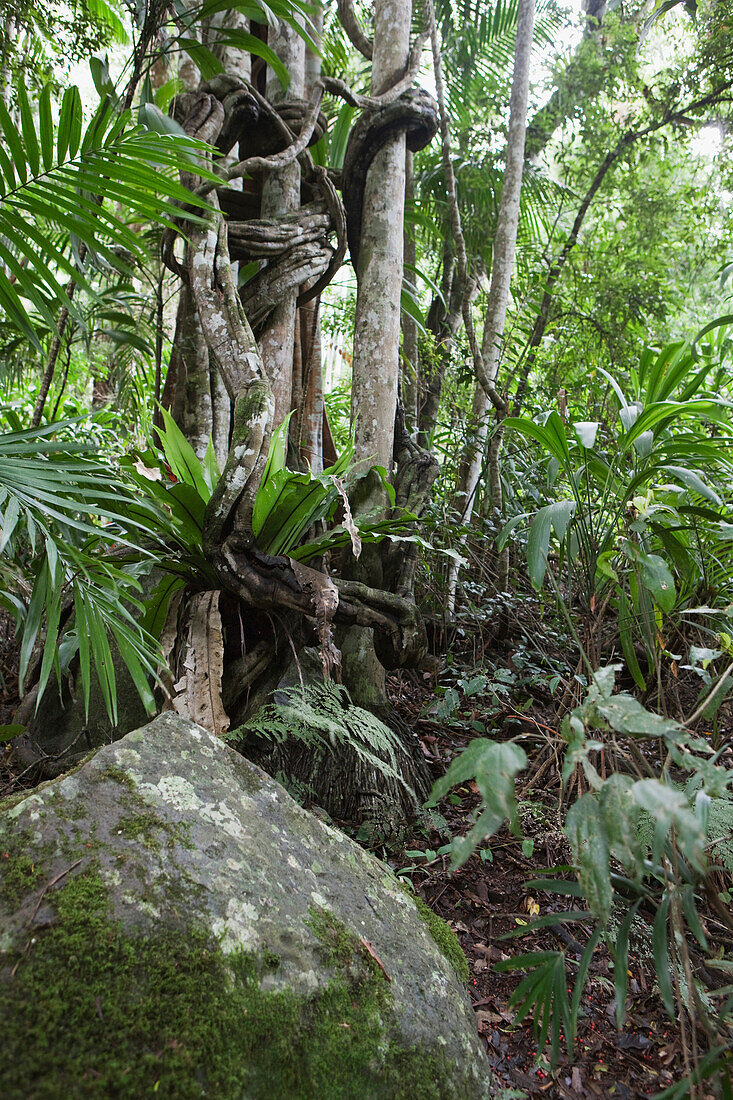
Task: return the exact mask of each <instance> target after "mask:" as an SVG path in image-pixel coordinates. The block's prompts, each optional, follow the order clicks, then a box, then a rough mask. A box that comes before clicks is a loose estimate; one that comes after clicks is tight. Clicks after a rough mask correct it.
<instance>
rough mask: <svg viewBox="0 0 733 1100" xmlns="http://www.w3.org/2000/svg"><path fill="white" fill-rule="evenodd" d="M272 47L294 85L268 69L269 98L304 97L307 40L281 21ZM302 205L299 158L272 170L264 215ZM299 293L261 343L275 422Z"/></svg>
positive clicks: (284, 394)
mask: <svg viewBox="0 0 733 1100" xmlns="http://www.w3.org/2000/svg"><path fill="white" fill-rule="evenodd" d="M269 45H270V47H271V48H272V49H273V50H274V51H275V53H276V54H277V55H278V57H279V58H280V60H281V61H282V62H283V64H284V65H285V66H286V68H287V70H288V72H289V73H290V87H289V88H288V90H287V92H285V91H284V89H283V87H282V85H281V84H280V81H279V79H278V78H277V77H276V76H275V74H274V73H273V72H272V71H271V70H268V78H267V98H268V99H269V100H270V102H271V103H275V104H276V103H282V102H283V101H284V100H285V99H303V97H304V94H305V43H304V42H303V39H302V38H301V37H300V35H299V34H298V33H297V32H296V31H295V29H294V28H293V27H289V26H288V25H287V24H285V23H282V22H281V23H280V26H279V29H278V30H277V31H276V32H275V33H274V34H272V35H271V37H270V41H269ZM299 208H300V165H299V164H298V163H297V161H294V162H293V163H292V164H289V165H288V166H287V167H286V168H283V169H282V170H281V171H279V172H271V173H269V174H268V176H267V177H266V179H265V183H264V186H263V190H262V217H263V218H272V219H273V220H276V219H277V218H278V217H281V216H282V215H284V214H292V213H294V212H295V211H296V210H298V209H299ZM296 300H297V293H296V292H293V293H291V294H288V295H286V296H285V297H284V298H283V300H282V301H281V302H280V303H279V304H278V305H277V306H276V307H275V309H274V311H273V312H272V314H271V316H270V318H269V320H268V322H267V324H266V325H265V328H264V330H263V332H262V333H261V334H260V338H259V344H260V351H261V354H262V362H263V364H264V367H265V370H266V372H267V376H268V378H269V379H270V384H271V386H272V391H273V393H274V395H275V424H276V425H279V424H281V423H282V421H283V420H284V419H285V417H286V416H287V415H288V413H289V412H290V408H291V401H292V392H293V353H294V346H295V315H296Z"/></svg>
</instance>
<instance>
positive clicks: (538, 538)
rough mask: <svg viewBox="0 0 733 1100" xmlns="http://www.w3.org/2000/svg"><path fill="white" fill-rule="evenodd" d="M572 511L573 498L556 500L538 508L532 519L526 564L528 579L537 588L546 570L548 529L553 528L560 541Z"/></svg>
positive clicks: (548, 542)
mask: <svg viewBox="0 0 733 1100" xmlns="http://www.w3.org/2000/svg"><path fill="white" fill-rule="evenodd" d="M574 512H575V501H574V500H558V501H555V503H554V504H547V505H545V507H544V508H540V509H539V511H538V512H537V513H536V515H535V517H534V519H533V520H532V524H531V526H530V529H529V539H528V542H527V566H528V569H529V579H530V580H531V581H532V584H533V585H534V587H535V588H536V589H537V590H539V589H540V588H541V587H542V584H543V581H544V579H545V573H546V571H547V554H548V550H549V545H550V530H551V528H554V529H555V532H556V534H557V536H558V538H559V539H560V541H561V542H562V540H563V539H564V537H565V534H566V532H567V529H568V525H569V523H570V520H571V519H572V517H573V514H574Z"/></svg>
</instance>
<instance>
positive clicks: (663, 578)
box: [641, 554, 677, 614]
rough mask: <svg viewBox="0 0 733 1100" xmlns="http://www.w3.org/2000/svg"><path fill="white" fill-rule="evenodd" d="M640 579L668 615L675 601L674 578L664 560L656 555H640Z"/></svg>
mask: <svg viewBox="0 0 733 1100" xmlns="http://www.w3.org/2000/svg"><path fill="white" fill-rule="evenodd" d="M641 579H642V582H643V584H644V586H645V588H648V589H649V591H650V592H651V594H652V596H653V597H654V599H655V601H656V603H657V605H658V606H659V607H661V609H662V611H666V612H667V614H669V612H670V611H672V609H673V608H674V605H675V603H676V600H677V592H676V590H675V586H674V578H673V576H672V574H671V573H670V571H669V566H668V565H667V563H666V562H665V560H664V558H660V557H659V555H658V554H643V555H641Z"/></svg>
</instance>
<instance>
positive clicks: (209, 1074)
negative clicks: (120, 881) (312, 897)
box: [0, 868, 475, 1100]
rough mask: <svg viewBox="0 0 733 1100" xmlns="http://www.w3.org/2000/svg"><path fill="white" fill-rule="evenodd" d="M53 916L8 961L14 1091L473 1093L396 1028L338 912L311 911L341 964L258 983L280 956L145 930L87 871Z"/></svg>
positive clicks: (68, 885)
mask: <svg viewBox="0 0 733 1100" xmlns="http://www.w3.org/2000/svg"><path fill="white" fill-rule="evenodd" d="M46 900H47V902H48V903H49V904H51V905H52V906H53V908H54V909H55V911H56V917H57V919H56V921H55V923H53V924H51V925H50V926H49V927H47V928H46V929H44V930H43V931H37V932H35V933H34V938H30V933H29V941H28V942H27V943H23V942H21V943H19V944H18V950H17V952H16V953H15V954H13V955H12V956H7V955H6V956H4V957H2V958H1V959H0V1019H2V1020H3V1026H2V1029H0V1095H2V1096H3V1097H4V1098H5V1100H28V1098H31V1097H32V1098H33V1100H56V1098H57V1097H59V1096H63V1095H71V1096H74V1097H75V1098H76V1097H88V1096H89V1097H108V1096H115V1097H122V1098H127V1097H129V1098H131V1100H132V1098H135V1100H138V1098H139V1097H141V1096H148V1095H151V1094H152V1093H154V1092H157V1093H159V1095H160V1096H164V1097H175V1098H176V1100H187V1098H189V1097H191V1098H194V1097H196V1098H199V1097H201V1096H210V1097H216V1098H217V1100H230V1098H231V1100H242V1098H243V1097H247V1098H248V1100H372V1098H374V1100H380V1098H381V1100H413V1098H414V1097H420V1098H421V1100H471V1098H473V1096H474V1095H475V1086H472V1085H471V1084H470V1083H466V1086H465V1089H463V1088H461V1087H460V1086H459V1087H456V1082H455V1081H454V1080H452V1067H451V1066H449V1065H446V1063H445V1060H444V1059H443V1058H442V1057H441V1055H440V1053H436V1054H434V1053H432V1052H425V1051H417V1050H414V1049H406V1048H405V1047H404V1046H403V1045H400V1043H399V1042H397V1041H396V1039H395V1036H394V1034H393V1033H392V1032H391V1031H390V1030H389V1027H388V1019H389V1011H390V1006H391V1003H392V997H391V991H390V986H389V983H388V982H387V979H386V978H385V976H384V974H383V973H382V972H381V971H380V969H379V967H378V966H376V964H375V963H374V960H373V959H371V957H370V956H369V954H368V952H366V950H365V949H364V947H363V944H361V941H360V940H359V938H358V937H356V936H354V935H353V934H351V933H349V932H348V930H347V929H346V928H345V927H344V926H343V925H342V924H341V923H340V922H339V921H338V920H337V919H336V918H335V917H333V916H332V915H331V914H328V913H326V912H325V911H323V910H313V911H312V912H311V917H310V918H309V921H308V924H309V927H310V928H311V929H312V931H313V933H314V934H315V935H316V936H317V938H318V940H319V941H320V944H321V945H322V948H323V951H324V953H325V956H326V959H327V962H328V966H329V969H330V972H331V974H332V977H331V979H330V981H329V982H328V984H327V985H326V986H325V987H324V988H322V989H320V990H319V991H318V992H316V993H314V994H312V995H308V996H303V995H300V996H299V995H296V994H295V993H293V992H292V991H288V990H286V991H280V992H273V991H271V990H267V991H265V990H263V989H262V988H261V984H260V983H261V979H262V977H263V976H264V974H265V973H266V972H267V971H272V970H276V969H278V968H279V959H278V957H277V956H276V955H274V954H272V953H270V952H266V953H265V954H264V955H263V956H262V957H261V958H257V957H254V956H252V955H247V954H245V953H239V954H235V955H232V956H228V957H225V956H224V955H223V953H222V951H221V948H220V946H219V944H218V943H217V942H216V941H215V940H213V939H212V938H211V937H210V935H208V934H207V933H206V932H204V931H202V930H197V929H188V930H187V931H185V932H182V931H174V930H166V931H156V932H155V933H154V934H153V935H150V936H147V937H141V936H134V935H133V934H132V933H131V932H129V931H128V930H126V929H124V928H123V927H122V925H121V924H119V923H118V922H116V921H115V920H113V919H112V918H111V917H110V913H109V898H108V894H107V889H106V887H105V885H104V884H103V882H102V880H101V878H100V877H99V874H98V872H97V871H96V870H95V869H94V868H91V869H87V870H86V871H85V872H84V873H83V874H80V875H77V876H76V877H73V878H69V879H67V880H66V881H65V882H64V883H63V884H62V885H61V887H60V888H58V889H57V890H55V891H54V892H52V893H49V895H48V896H47V899H46Z"/></svg>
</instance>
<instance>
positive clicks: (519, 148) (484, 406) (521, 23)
mask: <svg viewBox="0 0 733 1100" xmlns="http://www.w3.org/2000/svg"><path fill="white" fill-rule="evenodd" d="M534 17H535V0H520V3H519V19H518V22H517V39H516V46H515V52H514V75H513V78H512V94H511V100H510V107H509V136H508V140H507V150H506V168H505V170H504V179H503V183H502V191H501V203H500V205H499V218H498V223H497V230H496V237H495V239H494V249H493V263H492V268H491V284H490V287H489V298H488V303H487V306H486V317H485V320H484V334H483V341H482V347H481V360H482V368H481V369H480V370H479V382H480V390H479V386H477V388H476V395H475V398H474V409H473V413H474V422H475V423H476V424H477V440H476V442H477V447H476V452H475V456H474V457H473V458H472V459H470V460H469V461H468V462H467V463H466V464H465V467H464V469H465V471H466V480H465V482H464V484H463V485H462V486H461V487H460V496H459V501H460V507H461V524H462V525H464V526H465V525H467V524H468V523H470V521H471V515H472V513H473V504H474V497H475V493H476V487H477V485H478V476H479V473H480V470H481V457H482V455H483V449H484V446H485V441H486V435H487V431H488V421H487V417H488V414H489V402H490V401H491V400H492V389H493V388H494V387H495V384H496V379H497V374H498V370H499V363H500V357H501V349H502V340H503V336H504V324H505V321H506V313H507V307H508V305H509V290H510V285H511V278H512V273H513V271H514V255H515V252H516V246H517V228H518V225H519V201H520V198H521V193H522V175H523V171H524V142H525V136H526V129H527V102H528V99H529V66H530V59H531V54H532V36H533V33H534ZM487 383H488V384H487ZM479 448H480V450H479ZM493 461H494V463H495V468H494V470H493V473H492V476H491V482H492V486H491V487H492V495H493V496H494V499H493V500H492V504H493V506H494V507H495V508H499V509H500V508H501V506H502V500H501V479H500V476H499V468H498V462H499V443H498V442H497V445H496V447H495V449H494V455H493ZM505 573H506V567H502V568H500V576H499V578H498V581H497V583H498V587H499V590H500V591H503V590H504V588H505V586H506V583H507V578H506V576H505ZM457 582H458V567H457V565H452V566H451V571H450V576H449V583H448V599H447V611H448V614H449V615H452V614H453V612H454V610H455V599H456V586H457Z"/></svg>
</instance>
